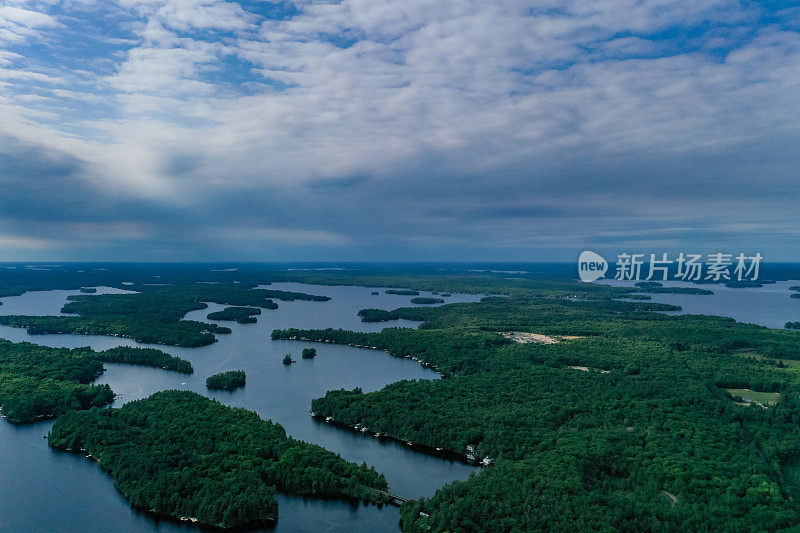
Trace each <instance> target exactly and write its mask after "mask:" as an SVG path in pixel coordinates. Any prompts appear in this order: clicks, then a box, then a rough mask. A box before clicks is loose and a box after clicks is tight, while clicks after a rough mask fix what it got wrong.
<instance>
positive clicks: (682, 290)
mask: <svg viewBox="0 0 800 533" xmlns="http://www.w3.org/2000/svg"><path fill="white" fill-rule="evenodd" d="M639 290H640V291H642V292H646V293H649V294H696V295H698V296H710V295H712V294H714V291H710V290H708V289H700V288H697V287H656V286H639Z"/></svg>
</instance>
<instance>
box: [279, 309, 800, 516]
mask: <svg viewBox="0 0 800 533" xmlns="http://www.w3.org/2000/svg"><path fill="white" fill-rule="evenodd" d="M651 305H652V304H648V303H639V302H622V301H612V300H607V299H602V300H597V301H591V302H572V301H569V300H563V299H544V298H524V297H511V298H486V299H484V300H483V301H482V302H481V303H476V304H453V305H446V306H442V307H435V308H402V309H397V310H394V311H390V312H383V314H381V312H379V311H377V310H369V311H367V312H362V314H361V316H362V319H364V318H368V317H369V318H383V317H391V318H405V319H410V320H424V321H425V322H424V323H423V324H422V325H421V326H420V328H419V329H418V330H414V329H400V328H387V329H385V330H383V331H382V332H379V333H360V332H351V331H343V330H335V329H327V330H299V329H287V330H276V331H275V332H273V338H282V339H298V340H313V341H320V342H337V343H344V344H353V345H358V346H366V347H375V348H379V349H384V350H387V351H389V352H390V353H392V354H394V355H399V356H409V357H414V358H415V359H417V360H419V361H421V362H423V363H427V364H431V365H433V366H435V367H436V368H438V369H439V370H440V371H441V372H443V373H444V374H445V376H447V377H448V379H441V380H434V381H424V380H421V381H401V382H398V383H393V384H391V385H389V386H387V387H385V388H384V389H382V390H380V391H376V392H372V393H368V394H364V393H362V392H361V391H360V390H354V391H346V390H339V391H330V392H328V393H327V394H326V396H325V397H323V398H318V399H316V400H314V401H313V402H312V410H314V411H315V412H317V413H319V414H320V415H322V416H325V417H327V416H330V417H332V418H333V419H334V420H335V421H337V422H340V423H343V424H347V425H350V426H356V425H357V424H360V425H361V426H360V427H366V428H368V429H369V430H370V431H371V432H380V433H383V434H386V435H390V436H392V437H395V438H397V439H399V440H402V441H407V442H413V443H417V444H423V445H426V446H429V447H435V448H444V449H447V450H450V451H453V452H456V453H460V454H463V455H465V456H467V455H469V456H471V457H474V459H475V460H476V461H480V460H481V459H482V458H484V457H489V458H491V459H494V461H495V464H494V466H490V467H487V468H485V469H484V470H483V471H482V472H481V474H480V475H476V476H473V477H471V478H470V479H469V480H467V481H464V482H456V483H453V484H450V485H447V486H445V487H443V488H441V489H440V490H438V491H437V493H436V495H435V496H434V497H433V498H432V499H430V500H422V501H421V502H420V503H408V504H406V505H404V506H403V508H402V509H401V513H402V516H403V528H404V530H406V531H415V532H416V531H420V532H421V531H438V532H443V531H515V530H519V531H526V530H542V529H547V530H550V531H574V530H575V529H578V530H623V531H656V530H657V531H687V530H707V529H714V528H718V527H720V525H724V527H725V528H727V529H729V530H732V531H733V530H737V531H740V530H750V529H764V530H779V529H782V528H786V527H790V526H792V525H794V524H796V523H798V521H800V508H799V507H798V504H797V502H798V498H800V479H799V477H798V474H797V471H798V467H800V434H798V432H797V431H796V427H797V424H800V405H799V404H798V398H800V369H798V368H797V367H796V365H794V366H793V365H786V364H784V363H783V362H782V361H784V360H789V359H794V360H797V359H800V334H798V333H796V332H792V331H785V330H772V329H768V328H764V327H760V326H754V325H750V324H739V323H736V322H735V321H733V320H731V319H724V318H717V317H705V316H692V315H682V316H666V315H662V314H656V313H652V312H649V311H648V309H652V308H651V307H650V306H651ZM500 331H528V332H532V333H542V334H547V335H554V336H558V335H574V336H577V337H578V338H575V339H572V340H564V341H562V342H559V343H557V344H549V345H545V344H535V343H528V344H518V343H512V342H510V341H508V340H507V339H504V338H503V337H501V336H500V335H499V334H497V333H496V332H500ZM751 353H752V354H756V355H757V356H756V355H752V356H751V355H749V354H751ZM724 388H749V389H751V390H754V391H761V392H780V393H781V400H780V402H779V403H778V404H777V405H776V406H775V407H770V408H769V409H761V408H754V407H747V406H740V405H737V404H735V403H734V402H733V401H731V399H730V397H729V395H728V394H727V393H726V392H725V390H724ZM673 497H674V500H673ZM674 501H676V502H677V503H675V504H674V505H673V502H674ZM420 513H423V514H420Z"/></svg>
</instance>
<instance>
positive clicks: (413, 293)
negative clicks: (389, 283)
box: [386, 289, 419, 296]
mask: <svg viewBox="0 0 800 533" xmlns="http://www.w3.org/2000/svg"><path fill="white" fill-rule="evenodd" d="M386 294H399V295H401V296H417V295H419V291H415V290H410V289H386Z"/></svg>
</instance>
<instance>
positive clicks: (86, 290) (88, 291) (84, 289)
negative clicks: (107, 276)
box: [81, 287, 97, 294]
mask: <svg viewBox="0 0 800 533" xmlns="http://www.w3.org/2000/svg"><path fill="white" fill-rule="evenodd" d="M81 292H82V293H84V294H94V293H96V292H97V289H95V288H94V287H81Z"/></svg>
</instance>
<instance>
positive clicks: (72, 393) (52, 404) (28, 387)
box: [0, 339, 192, 422]
mask: <svg viewBox="0 0 800 533" xmlns="http://www.w3.org/2000/svg"><path fill="white" fill-rule="evenodd" d="M103 362H115V363H128V364H140V365H148V366H156V367H161V368H167V369H171V370H177V371H179V372H187V373H189V372H192V366H191V364H190V363H189V362H188V361H184V360H183V359H179V358H177V357H173V356H171V355H169V354H166V353H164V352H161V351H159V350H152V349H150V350H142V349H139V348H125V347H123V348H113V349H111V350H106V351H103V352H95V351H93V350H91V349H89V348H75V349H73V350H70V349H67V348H48V347H46V346H38V345H36V344H31V343H27V342H22V343H12V342H10V341H6V340H2V339H0V409H2V412H3V416H5V417H7V418H8V419H9V420H10V421H12V422H32V421H34V420H37V419H41V418H52V417H56V416H59V415H62V414H64V413H66V412H68V411H70V410H74V409H88V408H89V407H92V406H101V405H106V404H109V403H111V402H112V401H113V400H114V393H113V392H112V390H111V389H110V388H109V386H108V385H92V384H91V382H92V381H94V379H95V378H96V377H97V376H99V375H100V374H102V373H103Z"/></svg>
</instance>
